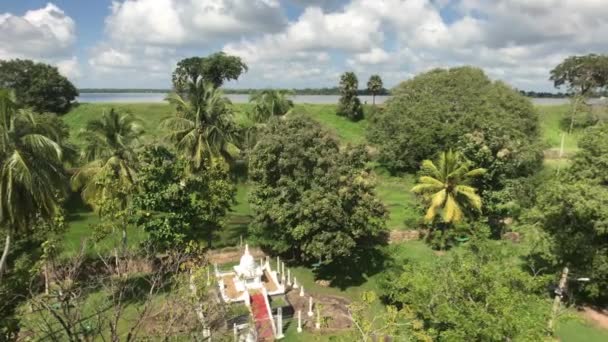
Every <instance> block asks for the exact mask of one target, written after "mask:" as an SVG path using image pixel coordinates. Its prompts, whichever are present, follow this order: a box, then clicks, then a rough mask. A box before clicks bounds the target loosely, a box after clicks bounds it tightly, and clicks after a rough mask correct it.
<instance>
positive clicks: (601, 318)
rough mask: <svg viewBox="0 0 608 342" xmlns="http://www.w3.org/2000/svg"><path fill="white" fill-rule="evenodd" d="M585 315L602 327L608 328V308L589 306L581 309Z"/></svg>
mask: <svg viewBox="0 0 608 342" xmlns="http://www.w3.org/2000/svg"><path fill="white" fill-rule="evenodd" d="M579 311H580V312H581V313H582V314H583V317H585V318H586V319H587V320H589V321H591V322H593V323H594V324H595V325H597V326H598V327H600V328H602V329H607V330H608V309H594V308H590V307H588V306H585V307H583V308H582V309H580V310H579Z"/></svg>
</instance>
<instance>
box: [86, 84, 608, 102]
mask: <svg viewBox="0 0 608 342" xmlns="http://www.w3.org/2000/svg"><path fill="white" fill-rule="evenodd" d="M286 90H289V91H291V92H293V93H294V94H295V95H340V89H339V88H338V87H333V88H303V89H286ZM79 91H80V93H81V94H166V93H168V92H170V91H171V89H154V88H142V89H120V88H83V89H79ZM256 91H260V89H253V88H246V89H231V88H226V89H224V93H225V94H238V95H249V94H253V93H255V92H256ZM519 92H520V93H521V94H522V95H524V96H527V97H532V98H537V99H538V98H540V99H545V98H546V99H563V98H567V97H569V96H570V95H571V94H569V93H563V92H557V93H550V92H542V91H526V90H520V91H519ZM390 94H391V92H390V90H389V89H382V91H381V92H380V93H378V94H377V95H385V96H386V95H390ZM359 95H361V96H371V95H372V94H371V93H370V92H369V91H368V90H367V89H359ZM602 96H604V97H608V92H603V93H598V94H594V95H593V96H591V97H602Z"/></svg>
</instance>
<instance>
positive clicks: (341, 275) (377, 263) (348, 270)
mask: <svg viewBox="0 0 608 342" xmlns="http://www.w3.org/2000/svg"><path fill="white" fill-rule="evenodd" d="M392 263H393V260H392V257H391V256H390V255H389V254H388V253H386V251H384V250H383V249H382V248H380V247H375V248H364V249H360V250H358V251H357V252H355V254H354V255H352V256H351V257H349V258H344V259H340V260H337V261H336V262H333V263H331V264H329V265H322V266H320V267H319V268H318V269H317V270H316V271H314V273H315V278H317V279H325V280H329V281H331V285H332V287H337V288H339V289H340V290H342V291H344V290H346V289H347V288H349V287H354V286H360V285H362V284H363V283H365V282H366V281H367V279H368V278H369V277H371V276H373V275H375V274H378V273H380V272H382V271H383V270H384V269H385V268H386V267H387V266H389V265H392Z"/></svg>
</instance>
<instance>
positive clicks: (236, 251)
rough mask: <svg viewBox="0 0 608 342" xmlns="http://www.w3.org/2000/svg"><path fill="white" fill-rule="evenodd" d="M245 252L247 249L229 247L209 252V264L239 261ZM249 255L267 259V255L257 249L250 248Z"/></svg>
mask: <svg viewBox="0 0 608 342" xmlns="http://www.w3.org/2000/svg"><path fill="white" fill-rule="evenodd" d="M244 252H245V247H244V246H243V247H242V248H240V247H227V248H222V249H216V250H213V251H211V252H209V262H211V263H212V264H226V263H229V262H235V261H239V260H240V259H241V256H242V255H243V253H244ZM249 253H251V255H252V256H253V257H254V258H256V259H259V258H265V257H266V254H265V253H264V252H263V251H262V250H261V249H259V248H257V247H249Z"/></svg>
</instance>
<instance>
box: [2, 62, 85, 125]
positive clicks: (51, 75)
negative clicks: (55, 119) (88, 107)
mask: <svg viewBox="0 0 608 342" xmlns="http://www.w3.org/2000/svg"><path fill="white" fill-rule="evenodd" d="M0 88H9V89H12V90H13V91H14V92H15V96H16V101H17V104H18V105H19V106H22V107H31V108H32V109H33V110H35V111H36V112H39V113H43V112H52V113H56V114H65V113H67V112H68V110H70V108H71V106H72V102H73V101H74V100H75V99H76V97H77V96H78V91H77V90H76V87H74V85H73V84H72V83H71V82H70V81H69V80H68V79H67V78H65V77H64V76H63V75H61V74H60V73H59V70H57V68H56V67H54V66H51V65H48V64H44V63H35V62H33V61H30V60H22V59H14V60H10V61H2V60H0Z"/></svg>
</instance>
